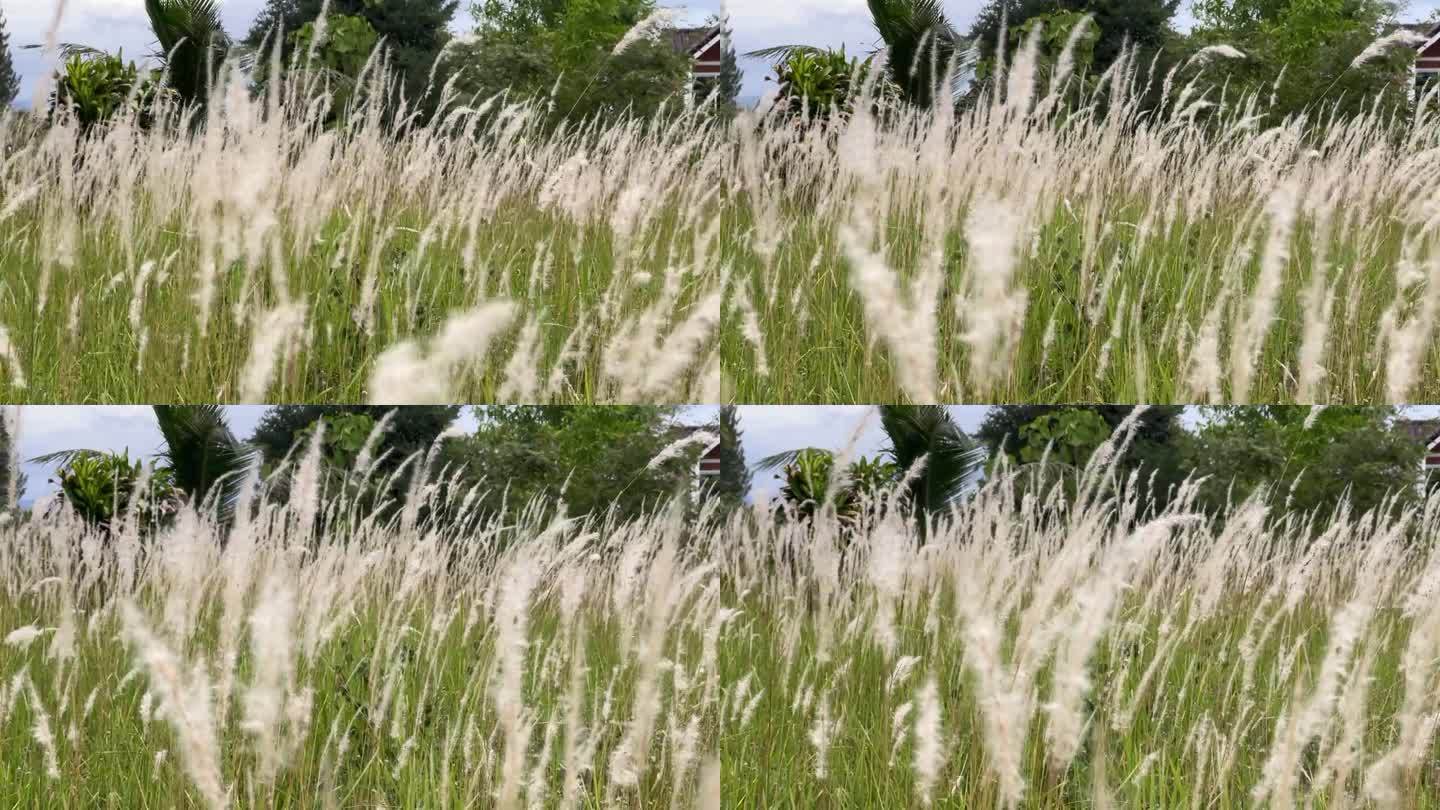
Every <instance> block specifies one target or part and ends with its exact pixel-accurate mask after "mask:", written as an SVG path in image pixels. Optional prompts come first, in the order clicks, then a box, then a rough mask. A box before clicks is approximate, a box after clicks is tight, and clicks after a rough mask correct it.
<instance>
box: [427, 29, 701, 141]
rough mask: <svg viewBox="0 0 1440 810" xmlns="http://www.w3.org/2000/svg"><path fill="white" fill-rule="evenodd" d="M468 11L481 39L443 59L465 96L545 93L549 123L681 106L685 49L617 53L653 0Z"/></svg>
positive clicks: (632, 48) (651, 43)
mask: <svg viewBox="0 0 1440 810" xmlns="http://www.w3.org/2000/svg"><path fill="white" fill-rule="evenodd" d="M471 10H472V14H474V16H475V18H476V21H477V23H478V26H479V28H478V31H477V36H476V38H475V39H474V40H473V41H471V42H468V43H466V44H465V45H462V46H459V47H456V48H454V49H452V50H451V52H450V53H451V55H450V56H449V57H447V59H446V60H445V69H446V70H447V71H458V72H459V79H458V80H457V82H456V85H455V86H456V88H457V90H458V91H459V92H460V93H461V95H462V96H463V97H466V98H469V97H476V98H481V99H483V98H489V97H491V96H495V95H497V94H499V93H502V92H506V93H508V94H509V97H510V98H511V99H530V100H544V101H545V102H546V107H547V109H548V110H549V112H548V123H549V124H551V125H556V124H559V123H561V122H565V121H585V120H592V119H614V118H615V117H617V116H620V115H623V114H632V115H636V116H640V117H649V116H652V115H654V114H655V113H656V112H658V111H659V110H661V109H662V108H664V107H665V106H666V105H669V107H670V108H672V109H676V110H678V109H679V108H680V104H679V97H680V95H681V93H682V91H683V90H684V88H685V83H686V80H687V79H688V77H689V75H690V64H689V59H688V57H687V56H686V55H684V54H682V53H679V52H678V51H676V50H675V49H674V48H673V47H671V46H670V44H669V43H668V42H665V41H656V40H650V39H642V40H639V41H636V42H633V43H631V44H630V45H628V46H627V47H626V48H625V49H624V50H622V51H620V52H619V53H616V52H615V48H616V46H617V44H618V43H619V42H620V40H621V38H622V37H624V36H625V34H626V32H627V31H629V30H630V29H631V28H633V27H634V26H635V25H636V24H637V23H639V22H640V21H641V20H643V19H645V17H646V16H648V15H649V14H650V13H651V12H653V11H654V10H655V3H654V0H591V1H590V2H559V3H555V2H548V0H515V2H500V1H499V0H493V1H492V0H487V1H486V2H481V3H477V4H475V5H473V6H472V9H471Z"/></svg>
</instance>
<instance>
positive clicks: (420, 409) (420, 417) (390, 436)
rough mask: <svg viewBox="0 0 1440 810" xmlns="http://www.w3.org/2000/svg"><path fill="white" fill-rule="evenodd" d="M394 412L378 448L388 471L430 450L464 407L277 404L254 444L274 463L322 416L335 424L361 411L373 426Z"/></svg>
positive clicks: (257, 428)
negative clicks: (339, 418) (344, 416)
mask: <svg viewBox="0 0 1440 810" xmlns="http://www.w3.org/2000/svg"><path fill="white" fill-rule="evenodd" d="M392 411H393V412H394V415H393V416H392V417H391V418H390V423H389V427H388V429H387V430H386V432H385V435H384V437H383V438H381V440H380V443H379V445H378V446H377V447H376V450H375V455H376V457H377V458H378V457H380V456H382V455H384V456H385V459H384V460H383V461H382V462H381V468H382V469H385V470H391V469H394V468H395V465H398V464H400V463H401V462H402V461H404V460H405V459H406V458H409V457H410V456H411V455H413V454H414V453H417V452H426V451H427V450H429V449H430V446H431V445H432V444H434V443H435V440H436V439H437V438H439V436H440V434H441V433H444V432H445V429H446V428H448V427H450V425H451V424H452V423H453V422H454V421H455V417H456V416H458V415H459V414H460V406H458V405H411V406H403V407H383V406H377V405H277V406H275V407H273V408H271V409H269V410H268V411H266V412H265V415H264V416H263V417H261V418H260V423H259V424H258V425H256V426H255V433H254V435H252V436H251V437H250V443H251V444H253V445H255V446H256V447H257V448H258V449H259V450H260V452H261V453H262V454H263V455H264V458H265V461H266V462H268V463H271V464H273V463H276V462H278V461H280V460H281V459H283V458H284V457H285V456H286V454H288V453H289V452H290V450H291V448H293V447H295V446H296V444H297V443H298V442H299V441H301V440H302V439H303V438H304V437H306V436H308V435H309V434H308V433H306V431H307V430H308V429H310V428H311V426H312V425H314V424H315V423H316V422H317V421H319V420H320V419H322V418H325V419H329V420H330V424H331V425H332V427H333V426H334V425H335V424H337V422H336V418H337V417H340V416H343V415H345V414H358V415H363V416H366V417H368V418H369V419H370V420H371V424H372V425H373V423H375V422H378V421H380V420H381V419H383V418H384V417H385V416H386V414H389V413H390V412H392ZM367 435H368V432H367ZM362 441H363V439H362Z"/></svg>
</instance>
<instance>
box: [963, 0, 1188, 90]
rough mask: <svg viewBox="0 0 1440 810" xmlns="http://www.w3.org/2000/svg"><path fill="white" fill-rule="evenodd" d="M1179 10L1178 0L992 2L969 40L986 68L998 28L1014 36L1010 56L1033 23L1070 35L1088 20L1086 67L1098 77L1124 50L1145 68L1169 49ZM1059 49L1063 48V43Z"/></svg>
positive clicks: (1009, 43) (992, 56)
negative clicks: (1133, 52) (1132, 51)
mask: <svg viewBox="0 0 1440 810" xmlns="http://www.w3.org/2000/svg"><path fill="white" fill-rule="evenodd" d="M1202 1H1203V0H1202ZM1179 8H1180V0H990V2H988V3H987V4H986V5H985V6H983V7H981V9H980V12H979V13H978V14H977V15H976V16H975V22H974V23H973V24H972V25H971V26H970V32H969V38H970V40H971V41H973V42H974V43H975V47H976V48H977V49H979V52H980V53H979V58H980V61H981V63H982V64H990V63H993V61H994V59H995V56H996V46H997V45H999V44H1000V30H1001V26H1002V25H1003V26H1005V27H1006V28H1007V29H1008V30H1009V31H1010V32H1012V34H1011V36H1010V37H1009V38H1008V39H1007V42H1006V48H1007V50H1008V51H1009V52H1010V53H1012V54H1013V53H1014V50H1013V49H1014V47H1015V46H1016V45H1017V44H1018V43H1020V42H1023V41H1024V40H1023V37H1016V36H1015V35H1014V33H1013V32H1018V31H1022V30H1023V31H1026V32H1027V33H1028V30H1029V29H1028V28H1027V25H1030V24H1031V21H1032V20H1036V19H1043V20H1046V21H1047V23H1049V24H1050V25H1048V26H1047V27H1050V28H1054V27H1055V25H1054V23H1062V25H1063V26H1064V27H1065V29H1066V33H1067V35H1068V32H1069V27H1070V26H1071V25H1073V24H1074V23H1075V21H1076V19H1077V18H1078V17H1081V16H1085V15H1088V16H1090V18H1091V25H1093V26H1094V28H1095V31H1096V34H1095V39H1094V42H1093V44H1092V45H1091V47H1090V49H1089V50H1090V52H1091V54H1092V61H1091V64H1090V67H1091V69H1092V70H1093V71H1094V72H1096V73H1103V72H1104V71H1106V70H1108V69H1109V68H1110V66H1111V65H1112V64H1114V63H1115V60H1116V59H1118V58H1119V57H1120V54H1121V52H1122V51H1123V49H1124V48H1125V47H1126V46H1127V45H1130V46H1133V47H1135V48H1137V49H1138V50H1139V52H1140V54H1141V59H1142V63H1148V62H1149V60H1150V58H1151V57H1152V56H1153V55H1154V54H1155V53H1156V52H1158V51H1161V50H1163V49H1165V48H1167V47H1169V46H1170V45H1171V44H1172V43H1173V42H1174V40H1175V38H1176V35H1175V31H1174V28H1173V27H1172V21H1173V20H1174V19H1175V14H1176V12H1177V11H1178V10H1179ZM1070 15H1074V16H1070ZM1050 45H1051V47H1048V48H1047V50H1048V51H1049V52H1050V53H1051V54H1052V55H1058V53H1059V50H1058V49H1056V48H1054V47H1053V45H1054V43H1050ZM1060 45H1061V47H1063V40H1062V41H1061V42H1060ZM1008 58H1009V57H1007V59H1008Z"/></svg>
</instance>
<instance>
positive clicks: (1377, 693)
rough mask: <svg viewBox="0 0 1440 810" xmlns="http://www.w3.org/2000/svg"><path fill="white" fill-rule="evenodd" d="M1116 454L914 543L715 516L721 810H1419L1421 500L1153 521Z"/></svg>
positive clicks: (1436, 625) (1422, 791) (1430, 789)
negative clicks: (731, 601)
mask: <svg viewBox="0 0 1440 810" xmlns="http://www.w3.org/2000/svg"><path fill="white" fill-rule="evenodd" d="M1117 441H1123V439H1117ZM1113 447H1114V445H1109V446H1107V448H1106V449H1102V451H1101V452H1100V453H1099V454H1098V455H1099V456H1100V457H1101V458H1100V459H1099V460H1097V461H1095V462H1092V464H1091V466H1090V468H1089V469H1088V470H1086V471H1084V473H1083V474H1078V471H1071V473H1070V474H1066V475H1063V476H1062V475H1056V474H1055V473H1056V472H1057V470H1056V469H1054V468H1052V469H1051V470H1050V473H1049V474H1046V475H1037V474H1036V472H1035V470H1034V469H1021V470H1009V471H1006V472H1004V473H1003V474H1001V475H997V476H995V477H992V479H991V480H990V481H989V482H988V483H986V484H985V485H984V487H983V489H981V490H980V491H979V492H978V493H977V494H976V495H975V496H974V497H973V498H972V499H970V500H967V501H966V502H964V503H963V504H961V505H959V506H958V507H957V509H956V510H955V512H954V513H953V514H951V515H949V516H946V517H943V518H940V519H938V520H936V521H935V522H934V523H933V525H932V526H931V527H930V530H929V531H928V533H927V536H926V539H925V540H924V541H923V542H922V541H921V540H920V539H919V537H918V534H917V532H916V530H915V528H914V525H913V524H911V523H908V522H907V521H905V520H904V519H903V518H901V517H900V516H899V515H898V514H897V513H896V511H895V510H894V508H893V504H889V503H888V502H886V501H883V500H882V501H881V503H880V506H881V507H889V511H888V512H883V513H882V514H881V515H880V516H878V517H872V518H871V519H869V520H868V521H867V522H866V523H864V524H863V525H861V526H859V527H858V528H855V529H853V530H842V529H840V528H839V527H837V523H836V521H835V519H834V515H833V510H830V509H824V510H820V511H819V516H818V517H817V519H816V520H815V521H814V522H813V523H803V522H798V521H794V520H788V521H777V520H776V519H775V518H774V517H772V516H771V515H770V514H769V513H763V512H762V513H756V514H754V515H751V516H749V517H746V518H741V519H737V521H736V522H735V523H734V524H732V527H731V531H732V532H733V533H734V537H733V538H732V539H731V540H729V541H728V542H726V543H725V544H723V545H722V546H720V548H721V549H722V553H723V554H724V555H725V561H726V562H725V570H726V571H727V574H728V579H727V588H733V589H734V592H735V594H736V596H737V600H738V602H737V604H738V607H739V609H740V610H741V614H740V617H739V618H738V619H736V621H735V626H734V627H733V628H732V630H731V632H730V633H728V634H727V635H726V637H725V642H724V644H723V646H722V652H721V662H722V666H723V667H724V681H725V683H726V693H725V697H724V708H723V710H722V722H721V727H720V728H721V730H720V750H721V756H722V758H723V761H724V762H725V765H726V779H725V784H724V794H723V797H724V804H725V806H727V807H735V808H740V807H808V808H832V807H834V808H839V807H954V808H962V807H965V808H969V807H1034V808H1052V807H1053V808H1061V807H1077V806H1088V807H1220V808H1224V807H1232V808H1240V807H1257V806H1271V807H1302V806H1303V807H1327V808H1333V807H1378V808H1401V807H1404V808H1420V807H1435V806H1437V798H1436V797H1437V796H1440V769H1437V766H1436V763H1437V761H1440V760H1437V756H1436V755H1437V753H1440V749H1437V746H1436V741H1435V738H1434V733H1435V727H1436V718H1437V717H1440V683H1437V674H1440V673H1437V669H1436V666H1435V662H1436V660H1437V658H1440V600H1437V599H1436V583H1437V582H1440V552H1437V550H1436V547H1435V538H1436V536H1440V497H1432V498H1430V499H1429V500H1428V501H1427V502H1425V503H1424V504H1423V505H1422V506H1419V507H1416V508H1413V509H1410V510H1408V511H1402V510H1401V509H1399V508H1398V506H1396V505H1395V504H1390V505H1388V506H1387V507H1386V508H1385V509H1381V510H1377V511H1376V512H1373V513H1367V514H1355V513H1354V512H1352V511H1350V510H1348V509H1341V510H1340V511H1339V512H1338V513H1336V514H1334V515H1304V514H1297V513H1293V512H1285V511H1283V509H1281V510H1277V511H1274V512H1267V511H1266V509H1265V507H1264V506H1263V505H1262V501H1261V500H1260V499H1259V498H1256V499H1252V500H1250V501H1247V502H1246V503H1244V504H1243V505H1241V506H1239V507H1237V508H1235V509H1234V510H1233V511H1232V512H1230V513H1228V514H1225V515H1220V516H1215V517H1211V516H1206V515H1203V514H1200V513H1199V511H1198V510H1197V509H1196V507H1195V494H1196V484H1195V483H1194V482H1191V483H1188V484H1186V485H1184V486H1183V487H1182V488H1181V489H1180V491H1179V492H1178V497H1177V498H1176V499H1175V500H1174V501H1173V502H1172V503H1170V504H1169V505H1167V506H1166V507H1164V509H1163V511H1159V512H1156V511H1154V510H1152V509H1149V508H1147V507H1145V506H1144V505H1143V504H1142V503H1141V501H1140V500H1139V499H1138V497H1137V493H1139V492H1141V491H1143V490H1144V487H1143V484H1142V483H1141V482H1136V481H1133V480H1126V479H1125V478H1124V477H1123V476H1120V475H1118V474H1117V473H1115V472H1114V471H1113V469H1112V468H1111V467H1110V466H1109V464H1108V462H1107V461H1105V459H1104V457H1105V456H1107V454H1108V453H1109V452H1110V450H1111V449H1113ZM1044 481H1050V482H1052V483H1053V486H1049V485H1045V484H1044V483H1043V482H1044ZM1077 482H1078V483H1077ZM1276 485H1277V486H1278V487H1281V488H1282V489H1283V486H1284V484H1283V482H1277V484H1276ZM1065 491H1068V492H1069V493H1070V495H1069V497H1067V496H1066V495H1065V494H1063V493H1064V492H1065ZM1072 498H1073V499H1074V500H1073V502H1072ZM1279 500H1283V499H1277V502H1278V501H1279ZM1392 507H1393V508H1392Z"/></svg>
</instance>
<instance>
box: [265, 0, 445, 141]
mask: <svg viewBox="0 0 1440 810" xmlns="http://www.w3.org/2000/svg"><path fill="white" fill-rule="evenodd" d="M323 8H325V0H269V2H267V4H266V5H265V7H264V8H263V9H261V11H260V14H259V15H258V16H257V17H256V19H255V22H254V24H253V25H251V27H250V33H249V34H248V35H247V36H246V38H245V42H246V44H247V45H249V46H251V47H259V46H260V45H261V44H268V45H270V46H273V45H274V43H275V40H276V34H277V32H278V31H281V30H283V31H284V32H285V36H284V38H283V39H281V40H280V42H279V46H280V51H281V61H282V63H283V64H286V65H289V64H291V62H292V59H293V58H294V57H295V55H296V53H297V51H299V53H300V56H301V57H302V58H303V56H304V54H305V51H303V50H300V48H298V47H297V42H298V41H300V38H299V37H292V36H290V34H291V33H292V32H299V31H301V30H302V29H304V28H305V27H306V26H307V25H309V24H312V23H314V22H315V21H316V20H318V19H319V18H320V12H321V10H322V9H323ZM328 8H329V11H328V13H329V14H330V15H331V16H332V18H335V17H338V18H355V19H357V20H362V21H364V22H365V23H366V24H367V25H368V27H369V32H368V33H367V31H366V30H365V28H364V27H362V26H360V25H358V24H357V23H353V22H346V23H343V26H344V29H343V30H341V31H340V32H339V33H338V35H339V36H340V37H341V38H342V39H343V41H342V42H341V43H340V44H339V46H338V50H336V51H335V52H333V53H331V54H329V57H330V58H331V59H332V61H334V62H343V63H345V64H347V65H354V64H355V58H356V56H355V54H356V51H357V49H358V48H359V47H361V46H362V45H363V44H364V42H365V41H366V40H367V39H368V37H369V34H370V33H373V34H374V36H375V38H376V40H375V41H376V42H379V41H382V40H383V42H384V47H385V49H386V54H387V58H388V64H389V67H390V68H391V69H392V70H394V71H395V72H396V73H397V74H398V78H399V85H398V87H396V88H395V93H396V96H395V98H394V99H392V100H391V101H392V102H394V103H392V107H391V109H394V108H395V107H396V106H398V101H399V99H400V96H402V95H403V97H404V99H405V100H406V102H407V103H408V104H409V105H410V106H411V108H412V109H418V111H419V112H420V113H421V116H422V118H423V117H425V116H428V115H429V114H430V113H432V112H433V108H434V105H435V103H436V102H437V101H438V93H434V92H432V93H428V94H427V92H426V89H427V84H428V82H429V80H430V74H431V71H432V69H433V68H434V65H435V60H436V58H437V57H438V56H439V55H440V52H441V50H442V49H443V48H444V47H445V44H446V43H447V42H449V41H450V31H449V28H450V23H451V21H452V20H454V18H455V12H456V10H457V9H458V8H459V3H458V0H330V2H329V6H328ZM311 30H312V32H313V28H312V29H311ZM312 35H313V34H312ZM336 35H337V32H336V30H334V29H332V30H331V31H330V32H329V33H328V34H327V38H333V37H335V36H336ZM304 42H305V43H306V44H307V45H308V42H309V40H308V39H307V40H304ZM371 47H372V48H373V43H372V45H371ZM369 55H370V51H369V50H366V51H365V58H361V59H360V60H359V64H360V65H363V64H364V63H365V59H367V58H369ZM263 61H264V60H262V62H263ZM332 67H333V65H332ZM334 69H335V70H336V71H337V72H339V73H341V74H344V75H349V76H352V77H353V75H354V74H353V73H349V72H348V71H346V70H341V69H340V68H338V67H336V68H334ZM356 72H358V68H357V69H356ZM261 80H262V81H263V80H264V77H263V76H262V77H261ZM442 81H443V77H437V79H436V85H437V87H438V85H439V84H440V83H441V82H442Z"/></svg>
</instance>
